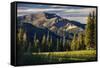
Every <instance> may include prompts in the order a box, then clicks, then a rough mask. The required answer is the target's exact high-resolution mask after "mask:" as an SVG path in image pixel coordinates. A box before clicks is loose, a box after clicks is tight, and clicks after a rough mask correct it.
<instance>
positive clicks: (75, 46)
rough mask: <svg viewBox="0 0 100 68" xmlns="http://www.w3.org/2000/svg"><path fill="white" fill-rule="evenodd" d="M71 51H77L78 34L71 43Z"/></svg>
mask: <svg viewBox="0 0 100 68" xmlns="http://www.w3.org/2000/svg"><path fill="white" fill-rule="evenodd" d="M71 50H72V51H74V50H77V37H76V34H74V37H73V40H72V42H71Z"/></svg>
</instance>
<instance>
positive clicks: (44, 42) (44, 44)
mask: <svg viewBox="0 0 100 68" xmlns="http://www.w3.org/2000/svg"><path fill="white" fill-rule="evenodd" d="M45 49H46V36H45V35H44V36H43V38H42V51H45Z"/></svg>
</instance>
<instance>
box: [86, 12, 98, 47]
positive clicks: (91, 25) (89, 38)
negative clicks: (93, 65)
mask: <svg viewBox="0 0 100 68" xmlns="http://www.w3.org/2000/svg"><path fill="white" fill-rule="evenodd" d="M92 14H93V15H91V14H90V15H89V16H88V19H87V25H86V31H85V45H86V48H87V49H91V48H92V49H93V48H95V45H96V44H95V42H96V34H95V33H96V23H95V16H94V12H93V13H92Z"/></svg>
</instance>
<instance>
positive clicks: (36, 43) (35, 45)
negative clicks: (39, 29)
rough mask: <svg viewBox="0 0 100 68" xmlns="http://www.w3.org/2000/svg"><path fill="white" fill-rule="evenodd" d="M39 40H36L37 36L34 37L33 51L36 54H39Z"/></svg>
mask: <svg viewBox="0 0 100 68" xmlns="http://www.w3.org/2000/svg"><path fill="white" fill-rule="evenodd" d="M38 42H39V41H38V39H37V38H36V34H35V35H34V45H33V49H34V51H35V52H38Z"/></svg>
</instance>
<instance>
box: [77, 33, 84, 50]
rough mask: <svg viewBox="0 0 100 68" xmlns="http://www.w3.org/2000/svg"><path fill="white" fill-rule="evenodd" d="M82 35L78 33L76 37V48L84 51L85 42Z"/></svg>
mask: <svg viewBox="0 0 100 68" xmlns="http://www.w3.org/2000/svg"><path fill="white" fill-rule="evenodd" d="M83 34H84V33H79V36H78V43H77V44H78V47H79V50H84V49H85V42H84V35H83Z"/></svg>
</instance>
